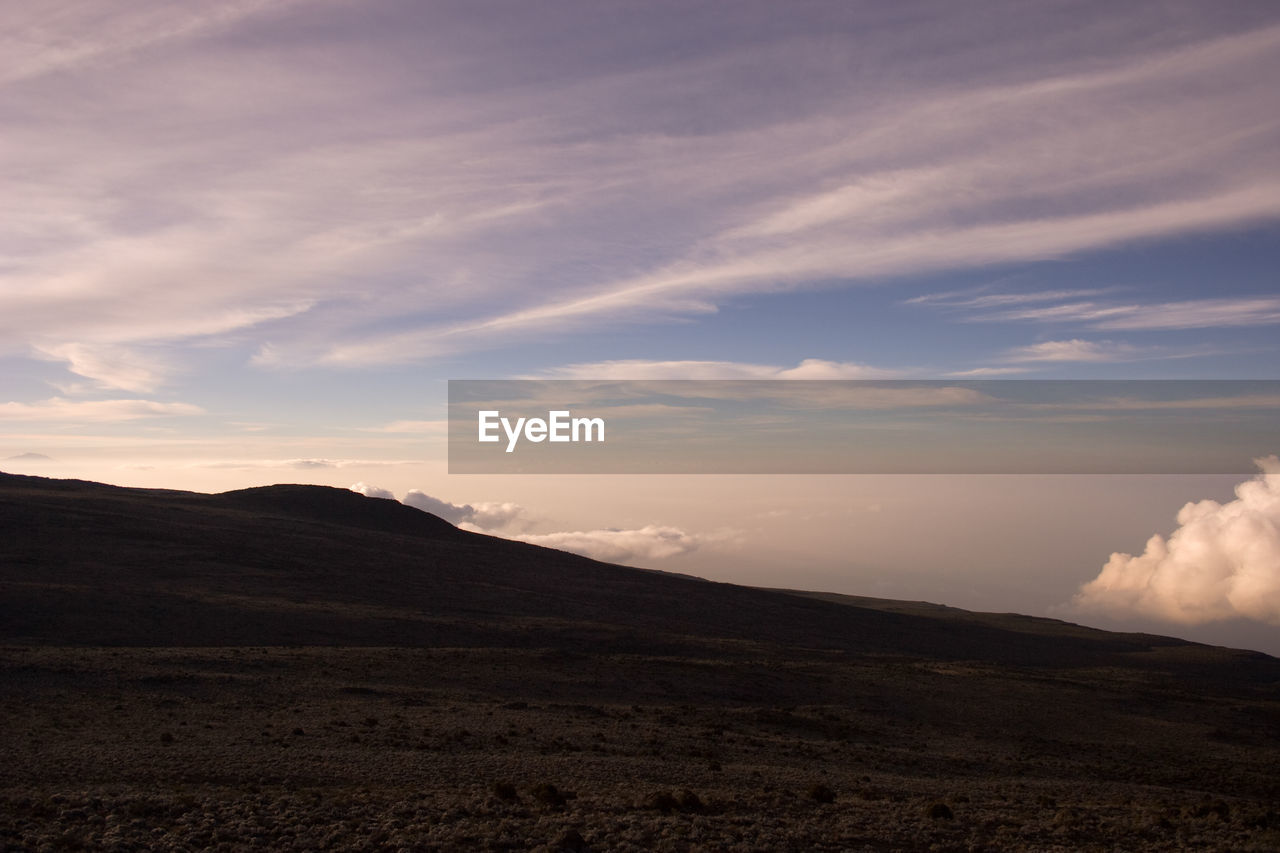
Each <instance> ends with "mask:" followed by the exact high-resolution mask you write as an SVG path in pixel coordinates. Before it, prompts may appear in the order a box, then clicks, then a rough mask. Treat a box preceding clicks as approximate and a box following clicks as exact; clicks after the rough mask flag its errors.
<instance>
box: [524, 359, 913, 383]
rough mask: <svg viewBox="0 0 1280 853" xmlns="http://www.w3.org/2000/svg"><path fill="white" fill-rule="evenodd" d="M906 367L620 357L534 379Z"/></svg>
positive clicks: (854, 375)
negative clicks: (653, 359) (786, 364)
mask: <svg viewBox="0 0 1280 853" xmlns="http://www.w3.org/2000/svg"><path fill="white" fill-rule="evenodd" d="M903 375H904V371H901V370H892V369H888V368H881V367H873V366H871V365H866V364H856V363H853V362H839V361H828V360H826V359H821V358H806V359H804V360H803V361H801V362H800V363H799V364H797V365H796V366H795V367H782V366H779V365H771V364H748V363H744V362H739V361H696V360H671V361H651V360H646V359H620V360H615V361H597V362H583V363H580V364H566V365H563V366H560V367H553V368H549V369H547V370H544V371H541V372H540V373H539V374H538V375H536V376H530V377H526V378H530V379H628V380H630V379H654V380H663V379H888V378H893V377H900V376H903Z"/></svg>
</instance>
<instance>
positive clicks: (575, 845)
mask: <svg viewBox="0 0 1280 853" xmlns="http://www.w3.org/2000/svg"><path fill="white" fill-rule="evenodd" d="M551 849H552V850H555V851H557V853H560V851H564V853H589V851H590V850H591V847H590V845H588V844H587V841H586V839H585V838H583V837H582V833H580V832H578V830H576V829H569V830H566V831H565V832H564V833H562V834H561V836H560V837H559V838H557V839H556V840H555V841H554V842H553V843H552V844H551Z"/></svg>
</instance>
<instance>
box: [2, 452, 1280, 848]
mask: <svg viewBox="0 0 1280 853" xmlns="http://www.w3.org/2000/svg"><path fill="white" fill-rule="evenodd" d="M0 709H2V713H3V720H4V725H3V727H2V729H0V750H2V752H0V754H2V755H3V759H4V760H3V761H0V849H5V850H27V849H30V850H43V849H154V848H170V849H191V850H201V849H224V850H247V849H308V850H314V849H401V848H403V849H422V850H471V849H475V850H532V849H541V850H577V851H581V850H596V851H606V850H624V851H625V850H634V851H640V850H673V851H675V850H680V851H683V850H690V851H692V850H735V851H755V850H759V851H766V850H769V851H772V850H797V851H800V850H832V851H834V850H901V849H920V850H1115V849H1124V850H1184V849H1199V850H1221V849H1230V850H1245V851H1248V850H1255V851H1264V850H1275V849H1280V805H1278V804H1280V780H1278V779H1277V776H1276V774H1275V772H1274V768H1275V767H1276V766H1280V661H1277V660H1275V659H1273V658H1270V657H1267V656H1265V655H1261V654H1257V653H1251V652H1240V651H1233V650H1227V649H1219V648H1212V647H1207V646H1202V645H1197V644H1192V643H1186V642H1183V641H1179V640H1173V639H1170V638H1162V637H1154V636H1148V635H1137V634H1112V633H1107V632H1101V631H1095V630H1092V629H1088V628H1082V627H1079V626H1074V625H1069V624H1067V623H1063V622H1056V621H1053V620H1043V619H1032V618H1030V617H1021V616H1016V615H1009V614H971V613H966V612H964V611H957V610H953V609H950V608H945V609H944V608H935V607H929V606H926V605H908V604H905V603H901V602H879V601H876V600H875V599H861V598H848V597H841V596H825V595H815V594H801V593H793V592H787V591H782V590H757V589H748V588H744V587H736V586H732V585H726V584H715V583H709V582H705V581H699V580H696V579H688V578H683V577H679V576H672V575H665V574H662V573H655V572H646V571H643V570H636V569H627V568H623V567H619V566H611V565H607V564H601V563H597V562H594V561H591V560H586V559H584V558H580V557H574V556H572V555H568V554H564V553H562V552H557V551H550V550H547V549H542V548H536V547H533V546H528V545H522V544H519V543H511V542H505V541H503V540H497V539H493V538H490V537H484V536H478V535H475V534H469V533H464V532H462V531H458V530H456V529H455V528H453V527H452V526H450V525H448V524H447V523H445V522H443V521H441V520H439V519H436V518H435V517H433V516H430V515H427V514H425V513H421V512H419V511H417V510H412V509H409V508H407V507H403V506H401V505H399V504H396V503H394V502H392V501H381V500H377V499H372V498H364V497H362V496H360V495H356V494H354V493H349V492H344V491H342V490H336V489H324V488H319V487H302V486H281V487H271V488H267V489H254V490H246V491H242V492H232V493H227V494H224V495H197V494H190V493H182V492H165V491H146V490H129V489H118V488H113V487H108V486H102V485H99V484H91V483H79V482H74V481H54V480H42V479H38V478H26V477H14V476H10V475H0Z"/></svg>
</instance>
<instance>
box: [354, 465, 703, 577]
mask: <svg viewBox="0 0 1280 853" xmlns="http://www.w3.org/2000/svg"><path fill="white" fill-rule="evenodd" d="M350 488H351V491H353V492H358V493H360V494H362V495H364V496H365V497H368V498H382V499H385V500H396V496H395V494H394V493H393V492H391V491H390V490H388V489H383V488H380V487H378V486H372V485H369V484H367V483H363V482H361V483H356V484H354V485H352V486H351V487H350ZM400 502H401V503H403V504H404V505H405V506H411V507H413V508H414V509H418V510H422V511H423V512H429V513H431V514H432V515H436V516H439V517H440V518H443V519H444V520H445V521H447V522H449V523H450V524H453V525H454V526H456V527H459V528H461V529H463V530H469V531H471V532H472V533H484V534H488V535H490V536H501V537H503V538H505V539H514V540H516V541H519V542H527V543H529V544H530V545H540V546H542V547H544V548H555V549H557V550H560V551H569V552H570V553H573V554H580V555H582V556H584V557H591V558H592V559H595V560H603V561H606V562H610V563H634V562H638V561H647V560H665V559H668V558H671V557H678V556H680V555H682V554H689V553H692V552H693V551H696V550H698V548H700V547H701V546H702V545H704V544H706V543H708V542H711V541H721V540H722V539H724V538H725V537H724V536H723V535H714V536H703V535H699V534H694V533H689V532H687V531H685V530H682V529H681V528H679V527H672V526H668V525H660V524H647V525H645V526H644V527H639V528H633V529H629V530H627V529H619V528H604V529H599V530H573V531H557V532H552V533H527V532H524V530H523V528H525V527H526V526H527V525H528V524H529V522H530V519H529V514H528V512H527V511H526V510H525V508H524V507H523V506H521V505H520V504H516V503H511V502H509V501H508V502H498V501H485V502H480V503H475V504H455V503H451V502H449V501H446V500H441V499H440V498H437V497H433V496H431V495H428V494H427V493H426V492H423V491H422V490H420V489H410V490H409V491H408V492H407V493H406V494H405V496H404V499H403V500H401V501H400Z"/></svg>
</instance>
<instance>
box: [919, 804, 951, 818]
mask: <svg viewBox="0 0 1280 853" xmlns="http://www.w3.org/2000/svg"><path fill="white" fill-rule="evenodd" d="M924 816H925V817H927V818H929V819H931V820H954V819H955V814H954V813H953V812H952V811H951V806H949V805H947V804H946V803H944V802H936V803H930V804H929V806H928V807H927V808H926V809H925V810H924Z"/></svg>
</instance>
